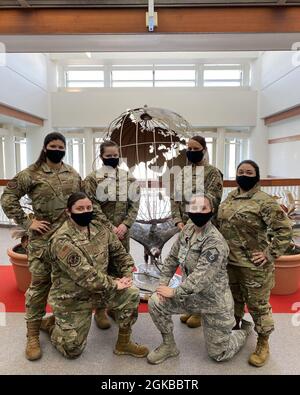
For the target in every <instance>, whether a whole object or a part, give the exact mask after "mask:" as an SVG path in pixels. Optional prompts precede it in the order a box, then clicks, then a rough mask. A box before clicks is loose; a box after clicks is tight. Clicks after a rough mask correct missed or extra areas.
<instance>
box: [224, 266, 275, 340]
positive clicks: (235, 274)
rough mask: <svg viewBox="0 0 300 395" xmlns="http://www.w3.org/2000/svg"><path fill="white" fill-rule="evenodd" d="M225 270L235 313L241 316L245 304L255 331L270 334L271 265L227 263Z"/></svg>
mask: <svg viewBox="0 0 300 395" xmlns="http://www.w3.org/2000/svg"><path fill="white" fill-rule="evenodd" d="M227 270H228V276H229V285H230V288H231V292H232V295H233V299H234V311H235V315H236V316H237V317H239V318H242V317H243V315H244V308H245V304H246V305H247V307H248V311H249V313H250V314H251V316H252V319H253V321H254V324H255V330H256V332H257V333H258V334H261V335H266V336H268V335H270V334H271V333H272V332H273V330H274V321H273V317H272V307H271V305H270V295H271V290H272V288H273V287H274V284H275V277H274V267H273V265H268V266H266V267H262V268H259V267H253V268H249V267H242V266H235V265H230V264H229V265H228V266H227Z"/></svg>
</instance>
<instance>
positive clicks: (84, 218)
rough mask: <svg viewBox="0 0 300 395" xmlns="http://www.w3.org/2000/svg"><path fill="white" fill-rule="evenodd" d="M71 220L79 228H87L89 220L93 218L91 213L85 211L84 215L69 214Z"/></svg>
mask: <svg viewBox="0 0 300 395" xmlns="http://www.w3.org/2000/svg"><path fill="white" fill-rule="evenodd" d="M71 218H72V219H73V220H74V221H75V222H76V224H77V225H79V226H88V225H89V223H90V222H91V220H92V219H93V218H94V212H93V211H87V212H85V213H80V214H78V213H71Z"/></svg>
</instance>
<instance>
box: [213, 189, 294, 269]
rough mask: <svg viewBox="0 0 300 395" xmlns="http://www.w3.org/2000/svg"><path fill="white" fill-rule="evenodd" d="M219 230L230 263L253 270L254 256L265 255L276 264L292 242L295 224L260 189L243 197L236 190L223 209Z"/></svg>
mask: <svg viewBox="0 0 300 395" xmlns="http://www.w3.org/2000/svg"><path fill="white" fill-rule="evenodd" d="M218 228H219V230H220V232H221V233H222V234H223V236H224V237H225V239H226V241H227V243H228V245H229V248H230V254H229V263H230V264H231V265H237V266H243V267H249V268H253V266H254V265H253V263H252V261H251V258H252V254H253V252H255V251H263V252H264V253H265V254H266V256H267V259H268V264H272V263H273V262H274V260H275V259H276V258H278V257H279V256H280V255H283V254H284V253H285V251H286V250H287V248H288V247H289V245H290V242H291V239H292V227H291V221H290V220H289V219H288V217H287V215H286V214H285V213H284V211H283V210H282V208H281V207H280V205H279V204H278V203H277V202H276V201H275V200H274V199H273V198H272V197H271V196H270V195H268V194H267V193H265V192H262V191H261V190H260V187H259V185H256V186H255V187H254V188H252V189H251V190H250V191H248V192H246V193H243V194H240V192H239V189H236V190H234V191H233V192H231V193H230V194H229V195H228V197H227V199H226V200H225V201H224V202H222V203H221V205H220V207H219V212H218ZM271 232H272V239H271V241H270V240H269V238H270V237H269V236H270V234H271Z"/></svg>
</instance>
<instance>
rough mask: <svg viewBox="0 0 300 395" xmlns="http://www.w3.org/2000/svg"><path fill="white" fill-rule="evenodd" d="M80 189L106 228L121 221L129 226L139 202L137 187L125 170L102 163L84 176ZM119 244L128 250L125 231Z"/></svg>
mask: <svg viewBox="0 0 300 395" xmlns="http://www.w3.org/2000/svg"><path fill="white" fill-rule="evenodd" d="M84 190H85V192H86V194H87V195H88V196H89V198H90V199H91V201H92V202H93V207H94V211H95V213H96V215H97V217H98V218H99V219H100V220H102V222H103V223H105V225H106V226H107V227H110V228H112V225H113V226H119V225H120V224H124V225H126V226H127V227H128V228H130V227H131V225H132V224H133V223H134V222H135V220H136V217H137V214H138V210H139V204H140V199H139V194H140V187H139V186H138V184H137V182H136V180H135V178H134V177H133V176H132V175H131V174H130V173H128V172H127V171H125V170H122V169H120V168H117V169H113V168H110V167H108V166H102V167H101V168H100V169H99V170H96V171H94V172H92V173H91V174H89V175H88V176H87V177H86V178H85V180H84ZM132 196H133V197H134V199H133V198H132ZM122 244H123V246H124V247H125V249H126V251H129V232H127V233H126V234H125V238H124V240H122Z"/></svg>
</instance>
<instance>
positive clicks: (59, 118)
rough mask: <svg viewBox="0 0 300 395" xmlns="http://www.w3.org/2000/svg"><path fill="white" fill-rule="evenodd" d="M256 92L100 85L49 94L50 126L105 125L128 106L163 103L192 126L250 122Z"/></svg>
mask: <svg viewBox="0 0 300 395" xmlns="http://www.w3.org/2000/svg"><path fill="white" fill-rule="evenodd" d="M256 97H257V92H255V91H253V90H251V89H249V88H248V89H247V88H236V89H234V88H202V89H200V88H199V89H198V88H113V89H111V88H107V89H106V88H102V89H99V90H90V91H87V90H82V91H81V90H78V91H77V92H67V91H65V90H62V91H59V92H57V93H53V94H52V117H53V118H52V122H53V126H54V127H99V126H107V125H108V124H109V122H111V121H112V120H113V119H114V118H116V117H117V116H119V115H120V114H121V113H122V112H124V111H126V110H127V109H129V108H136V107H143V106H144V105H145V104H147V105H148V106H149V107H163V108H167V109H170V110H172V111H175V112H178V113H179V114H181V115H182V116H183V117H185V118H186V119H187V120H188V121H189V122H190V123H191V124H192V125H194V126H209V127H217V126H225V127H226V126H227V127H229V126H254V125H255V123H256Z"/></svg>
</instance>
